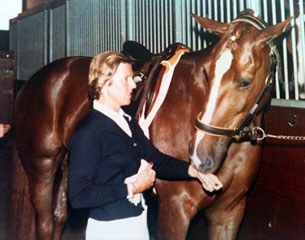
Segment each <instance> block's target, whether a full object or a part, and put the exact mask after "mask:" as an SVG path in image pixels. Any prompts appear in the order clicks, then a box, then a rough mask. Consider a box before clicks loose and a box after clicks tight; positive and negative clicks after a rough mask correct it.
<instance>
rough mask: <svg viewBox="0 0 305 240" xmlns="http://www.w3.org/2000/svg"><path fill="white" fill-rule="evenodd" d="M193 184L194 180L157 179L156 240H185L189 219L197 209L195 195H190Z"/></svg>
mask: <svg viewBox="0 0 305 240" xmlns="http://www.w3.org/2000/svg"><path fill="white" fill-rule="evenodd" d="M193 184H194V182H178V183H177V182H172V181H171V182H168V181H160V180H158V181H157V184H156V187H157V193H158V200H159V214H158V222H157V231H156V232H157V239H158V240H185V238H186V235H187V231H188V228H189V224H190V220H191V219H192V218H193V216H194V215H195V214H196V213H197V211H198V209H197V206H198V201H197V199H196V196H195V197H194V196H192V195H193V192H192V189H193ZM195 184H196V183H195ZM198 185H199V184H198ZM197 187H198V186H197ZM197 192H198V191H197ZM195 195H196V194H195Z"/></svg>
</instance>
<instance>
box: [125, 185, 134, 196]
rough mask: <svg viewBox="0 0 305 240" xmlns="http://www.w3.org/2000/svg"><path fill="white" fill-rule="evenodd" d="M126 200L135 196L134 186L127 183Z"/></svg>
mask: <svg viewBox="0 0 305 240" xmlns="http://www.w3.org/2000/svg"><path fill="white" fill-rule="evenodd" d="M126 185H127V194H128V195H127V198H128V197H133V196H134V195H135V187H134V184H132V183H127V184H126Z"/></svg>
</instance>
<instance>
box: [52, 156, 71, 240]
mask: <svg viewBox="0 0 305 240" xmlns="http://www.w3.org/2000/svg"><path fill="white" fill-rule="evenodd" d="M67 156H68V155H67V154H66V155H65V157H64V159H63V160H62V162H61V179H60V185H59V187H58V190H57V193H56V196H55V202H54V204H55V208H54V217H55V218H54V223H55V225H54V237H53V239H54V240H60V239H61V236H62V232H63V228H64V226H65V224H66V222H67V219H68V209H67V183H68V162H67V161H68V159H67V158H68V157H67Z"/></svg>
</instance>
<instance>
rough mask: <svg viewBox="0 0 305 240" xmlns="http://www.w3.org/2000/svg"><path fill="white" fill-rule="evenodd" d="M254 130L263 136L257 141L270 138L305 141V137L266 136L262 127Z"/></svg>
mask: <svg viewBox="0 0 305 240" xmlns="http://www.w3.org/2000/svg"><path fill="white" fill-rule="evenodd" d="M254 129H255V130H256V131H257V132H259V133H260V134H261V137H259V138H257V140H263V139H265V138H267V137H269V138H275V139H280V140H287V141H305V136H288V135H274V134H266V133H265V131H264V129H262V128H260V127H255V128H254Z"/></svg>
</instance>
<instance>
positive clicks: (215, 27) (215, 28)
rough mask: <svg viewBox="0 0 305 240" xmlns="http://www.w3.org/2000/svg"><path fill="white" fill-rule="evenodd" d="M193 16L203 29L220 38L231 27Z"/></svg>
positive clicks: (227, 24)
mask: <svg viewBox="0 0 305 240" xmlns="http://www.w3.org/2000/svg"><path fill="white" fill-rule="evenodd" d="M192 16H193V17H194V18H195V19H196V21H197V22H198V23H199V24H200V25H201V26H202V27H203V28H205V29H207V30H208V31H209V32H213V33H215V34H216V35H218V36H221V35H222V34H224V33H225V32H226V31H227V30H228V28H229V27H230V24H229V23H223V22H217V21H214V20H212V19H208V18H204V17H200V16H197V15H196V14H194V13H193V14H192Z"/></svg>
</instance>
